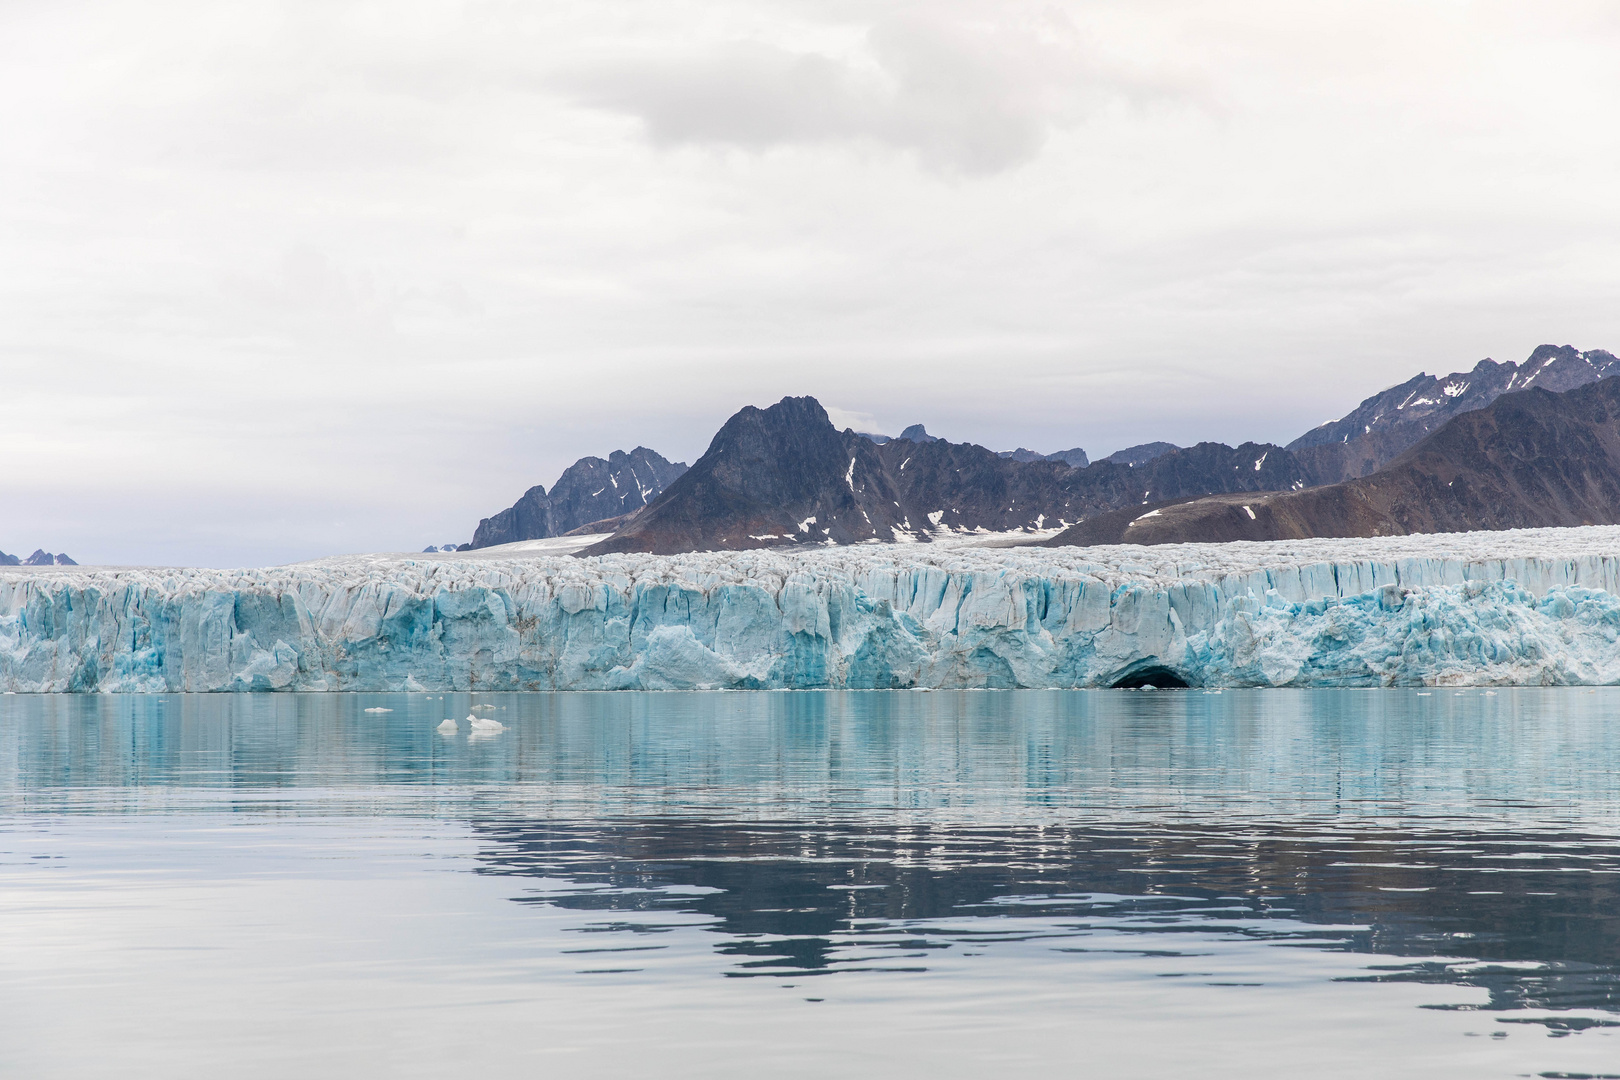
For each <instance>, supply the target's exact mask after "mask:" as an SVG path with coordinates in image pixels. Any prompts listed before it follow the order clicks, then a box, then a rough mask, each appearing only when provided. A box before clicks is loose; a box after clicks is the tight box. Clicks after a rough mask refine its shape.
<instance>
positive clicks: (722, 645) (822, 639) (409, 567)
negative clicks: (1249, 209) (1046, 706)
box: [0, 527, 1620, 692]
mask: <svg viewBox="0 0 1620 1080" xmlns="http://www.w3.org/2000/svg"><path fill="white" fill-rule="evenodd" d="M1005 542H1006V541H1005V539H1002V540H992V541H991V542H989V543H986V542H984V541H982V540H981V541H977V542H974V541H969V540H967V539H962V538H958V539H953V540H950V541H948V542H940V543H934V544H920V545H919V544H908V545H876V544H868V545H859V546H854V547H841V548H817V549H815V550H810V551H791V550H790V551H781V550H760V551H746V552H710V553H699V554H690V555H675V556H655V555H628V554H620V555H607V556H601V557H597V558H588V559H580V558H574V557H570V556H566V555H554V554H536V553H529V552H522V551H517V552H510V553H508V552H497V553H494V554H491V553H488V552H480V553H472V552H462V553H457V554H453V555H452V554H439V555H431V556H421V555H370V556H367V555H355V556H342V557H337V558H331V559H323V560H318V561H316V562H311V563H303V564H299V565H295V566H283V567H273V568H266V569H243V570H202V569H156V568H100V569H97V568H90V567H50V568H43V567H42V568H21V567H8V568H5V569H4V570H3V571H0V689H4V690H10V691H23V692H38V691H213V690H418V689H421V690H429V689H458V690H465V689H490V690H494V689H581V690H585V689H616V688H645V689H685V688H767V687H788V688H812V687H849V688H871V687H940V688H944V687H1011V686H1035V687H1081V686H1108V685H1112V684H1113V683H1114V682H1115V681H1117V680H1119V679H1121V678H1123V677H1126V676H1128V675H1130V674H1131V673H1132V672H1133V671H1137V670H1140V669H1141V668H1143V667H1146V666H1162V667H1166V668H1169V669H1171V670H1173V671H1174V672H1175V673H1176V674H1177V675H1179V676H1180V677H1181V678H1182V679H1183V680H1185V681H1186V682H1188V683H1190V684H1191V685H1194V686H1200V685H1202V686H1367V685H1374V686H1376V685H1394V684H1403V685H1404V684H1418V683H1427V684H1456V685H1469V684H1507V683H1536V684H1573V683H1589V684H1590V683H1613V682H1620V646H1617V644H1616V641H1617V638H1620V527H1596V528H1582V529H1541V530H1518V531H1512V532H1499V533H1463V534H1445V535H1433V536H1409V537H1386V538H1379V539H1372V540H1313V541H1300V542H1279V543H1264V544H1251V543H1234V544H1186V545H1165V546H1161V547H1137V546H1119V547H1111V548H1057V549H1049V548H1029V547H1006V546H998V545H999V544H1004V543H1005ZM475 554H476V555H477V557H470V556H474V555H475Z"/></svg>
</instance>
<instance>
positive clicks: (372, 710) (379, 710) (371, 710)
mask: <svg viewBox="0 0 1620 1080" xmlns="http://www.w3.org/2000/svg"><path fill="white" fill-rule="evenodd" d="M360 711H361V712H393V711H394V710H393V709H382V708H377V709H362V710H360Z"/></svg>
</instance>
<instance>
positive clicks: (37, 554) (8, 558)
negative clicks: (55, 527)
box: [0, 548, 79, 566]
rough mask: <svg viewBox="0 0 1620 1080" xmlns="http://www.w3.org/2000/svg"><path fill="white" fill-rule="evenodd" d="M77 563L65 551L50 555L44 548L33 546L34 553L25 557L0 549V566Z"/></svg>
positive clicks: (66, 564)
mask: <svg viewBox="0 0 1620 1080" xmlns="http://www.w3.org/2000/svg"><path fill="white" fill-rule="evenodd" d="M78 565H79V564H78V563H76V562H74V561H73V560H72V559H70V558H68V556H67V553H66V552H62V553H60V554H56V555H52V554H51V553H50V552H49V551H46V550H45V549H44V548H35V549H34V553H33V554H32V555H30V556H28V558H26V559H21V558H18V557H17V556H15V555H7V554H6V553H5V552H3V551H0V566H78Z"/></svg>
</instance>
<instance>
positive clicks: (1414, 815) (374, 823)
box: [0, 689, 1620, 1078]
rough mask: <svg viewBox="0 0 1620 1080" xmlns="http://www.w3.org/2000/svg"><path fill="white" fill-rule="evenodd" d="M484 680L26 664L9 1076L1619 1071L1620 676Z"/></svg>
mask: <svg viewBox="0 0 1620 1080" xmlns="http://www.w3.org/2000/svg"><path fill="white" fill-rule="evenodd" d="M476 700H477V701H480V702H488V703H490V704H493V705H495V706H496V707H497V710H496V711H495V712H494V714H493V715H494V716H496V717H497V718H499V719H500V720H501V721H503V722H504V723H505V724H506V725H507V729H506V730H505V731H501V732H498V733H495V734H492V735H481V734H479V735H470V734H469V733H468V731H467V726H466V724H465V721H463V723H462V726H461V729H460V730H459V731H458V732H457V733H456V734H454V735H446V734H441V733H439V732H437V731H435V730H434V725H435V724H437V723H438V722H439V721H440V720H441V719H443V718H444V717H447V716H451V717H462V718H464V717H465V716H466V715H467V712H468V709H469V707H470V705H471V704H472V703H473V701H474V699H473V698H471V697H468V696H466V695H460V696H458V695H448V694H447V695H445V696H443V697H442V698H441V697H439V696H437V695H408V696H407V695H300V696H281V695H266V696H173V697H145V696H128V697H49V698H40V697H18V696H6V697H3V698H0V1075H4V1076H8V1077H9V1076H27V1077H81V1076H83V1077H89V1076H95V1077H104V1076H120V1077H146V1076H151V1077H166V1078H169V1077H204V1076H206V1077H220V1076H231V1077H261V1076H262V1077H288V1076H299V1077H328V1076H331V1077H337V1076H341V1077H369V1076H390V1077H392V1076H444V1075H449V1074H453V1073H456V1072H458V1071H463V1070H473V1071H474V1072H473V1073H472V1074H473V1075H483V1076H508V1075H519V1074H521V1075H548V1076H570V1077H571V1076H580V1077H587V1076H588V1077H616V1076H638V1077H643V1076H659V1077H665V1076H677V1077H678V1076H692V1077H744V1076H746V1077H761V1076H768V1077H827V1076H840V1077H843V1076H884V1077H913V1076H915V1077H989V1076H995V1077H1007V1076H1032V1077H1033V1076H1041V1077H1047V1076H1053V1075H1065V1076H1097V1077H1187V1076H1198V1077H1226V1076H1262V1077H1269V1076H1279V1077H1281V1076H1310V1077H1340V1076H1345V1077H1350V1076H1355V1077H1404V1076H1422V1077H1451V1076H1456V1077H1470V1078H1472V1077H1495V1076H1501V1077H1516V1076H1544V1077H1577V1076H1620V1034H1617V1032H1620V727H1617V725H1620V691H1600V692H1595V693H1594V692H1592V691H1587V690H1561V689H1560V690H1541V689H1537V690H1502V691H1499V692H1496V693H1492V694H1487V693H1484V692H1482V691H1478V690H1470V691H1467V692H1463V693H1460V694H1459V693H1455V692H1453V691H1449V690H1435V691H1433V692H1431V693H1427V694H1424V693H1418V692H1411V691H1320V692H1286V691H1259V692H1242V693H1239V692H1231V691H1228V692H1226V693H1224V694H1210V693H1200V692H1197V691H1189V692H1159V693H1150V692H1142V693H1131V692H1080V693H1059V692H1021V691H1019V692H1012V691H997V692H966V693H914V692H913V693H907V692H897V693H713V694H625V693H619V694H513V695H498V694H492V695H480V696H478V697H477V699H476ZM376 708H386V709H390V710H392V711H390V712H367V711H365V710H367V709H376Z"/></svg>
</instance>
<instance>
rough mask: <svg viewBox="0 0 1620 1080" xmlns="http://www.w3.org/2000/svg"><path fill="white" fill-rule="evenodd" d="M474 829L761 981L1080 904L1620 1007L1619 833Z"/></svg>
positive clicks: (536, 867)
mask: <svg viewBox="0 0 1620 1080" xmlns="http://www.w3.org/2000/svg"><path fill="white" fill-rule="evenodd" d="M477 828H478V831H479V833H480V834H481V835H482V836H483V837H484V838H485V839H486V840H488V841H489V845H488V847H487V848H486V850H485V853H484V855H483V857H482V858H483V861H484V868H483V869H484V872H487V873H492V874H503V875H514V876H519V877H531V876H532V877H545V878H550V879H557V878H562V879H566V880H568V881H570V882H573V883H574V884H575V885H576V886H578V888H577V890H576V891H571V892H569V891H565V892H563V893H560V894H558V893H547V894H545V895H542V896H530V897H527V898H521V897H520V899H529V900H532V901H535V902H543V903H552V904H558V905H561V906H566V907H571V908H578V909H586V910H592V909H595V910H601V911H602V912H603V914H604V916H605V917H606V916H609V915H610V914H615V915H616V916H618V919H617V920H615V919H607V920H606V921H624V917H625V916H626V915H627V913H633V912H638V911H639V912H646V911H665V912H667V911H670V910H679V911H683V912H690V913H693V914H698V915H704V916H708V917H710V918H712V919H714V920H715V922H714V924H713V926H712V929H713V930H714V931H715V932H716V933H717V934H719V935H720V941H719V943H718V944H717V948H719V949H720V951H722V952H724V953H728V954H732V955H735V956H737V957H738V958H739V960H738V963H739V968H740V970H745V971H751V972H753V973H762V974H783V973H799V974H803V973H805V972H806V971H815V970H817V969H825V968H828V967H830V966H832V965H834V964H835V962H836V957H835V954H836V952H837V948H836V943H837V942H838V941H843V940H847V939H848V938H849V937H850V936H851V935H861V934H868V935H870V934H874V933H876V934H888V935H891V936H892V935H893V934H895V933H896V932H897V931H898V932H911V933H914V934H917V935H919V936H917V938H916V942H917V944H922V943H923V938H924V937H927V936H930V934H929V930H928V928H927V927H926V926H918V925H916V924H917V923H918V922H921V921H926V920H941V919H948V920H950V921H951V924H952V925H960V924H961V922H962V921H963V920H964V919H969V920H971V919H972V918H974V917H988V916H995V915H1006V914H1009V913H1010V912H1012V911H1016V909H1010V908H1009V906H1008V905H1007V903H1006V901H1007V900H1009V899H1010V898H1015V897H1043V896H1044V897H1054V898H1059V897H1065V896H1066V897H1068V899H1067V900H1064V901H1061V902H1058V903H1043V904H1041V905H1039V908H1038V910H1039V913H1040V914H1042V915H1043V916H1059V917H1061V918H1062V919H1063V920H1064V921H1066V922H1068V923H1070V924H1071V925H1086V924H1087V922H1088V920H1090V919H1095V918H1106V919H1108V920H1110V925H1111V926H1115V928H1117V922H1118V920H1119V919H1120V918H1121V916H1122V915H1123V916H1126V917H1127V921H1128V923H1129V925H1130V926H1131V927H1133V928H1134V929H1135V930H1136V931H1137V932H1139V933H1141V934H1142V936H1143V937H1144V938H1145V939H1152V940H1145V941H1144V948H1175V943H1174V935H1175V934H1177V933H1178V932H1185V931H1189V930H1197V931H1200V932H1207V931H1209V930H1210V929H1212V928H1219V927H1220V925H1221V924H1222V923H1223V922H1225V923H1229V924H1231V927H1232V929H1233V931H1234V932H1242V933H1246V934H1257V933H1258V934H1261V935H1265V934H1266V933H1267V931H1266V929H1265V928H1264V923H1265V921H1266V920H1272V921H1275V922H1276V924H1277V926H1278V930H1277V934H1278V936H1279V937H1284V938H1287V937H1292V936H1295V935H1297V928H1295V929H1285V928H1284V923H1292V922H1293V921H1299V922H1304V923H1308V924H1312V925H1313V926H1314V927H1320V928H1324V929H1323V931H1321V932H1312V933H1311V934H1310V936H1309V942H1310V947H1321V948H1334V949H1342V950H1347V951H1354V952H1363V953H1373V954H1381V955H1386V956H1389V957H1391V958H1392V962H1391V964H1390V966H1389V968H1390V969H1389V970H1388V971H1387V972H1383V973H1380V974H1375V975H1373V976H1370V977H1371V978H1378V979H1389V980H1422V981H1433V982H1443V983H1450V984H1454V985H1462V986H1479V987H1484V988H1486V989H1488V990H1489V991H1490V995H1491V1003H1490V1005H1489V1006H1487V1007H1488V1008H1492V1009H1517V1008H1539V1009H1570V1008H1599V1009H1605V1010H1611V1011H1620V876H1617V875H1620V847H1617V845H1616V843H1615V842H1614V841H1613V840H1612V839H1610V838H1606V837H1592V836H1581V835H1567V834H1561V835H1559V836H1557V837H1556V838H1553V837H1549V836H1548V835H1545V834H1520V833H1507V832H1502V833H1481V832H1448V831H1416V830H1411V829H1378V828H1371V827H1360V828H1346V827H1345V823H1343V822H1320V823H1309V822H1307V823H1291V824H1288V825H1285V826H1280V827H1276V828H1273V829H1267V830H1257V829H1256V828H1254V827H1251V826H1224V825H1221V824H1218V823H1217V824H1210V825H1208V826H1205V827H1195V828H1189V827H1177V828H1169V827H1154V826H1152V825H1142V824H1127V823H1121V824H1117V825H1108V824H1104V825H1069V826H1051V825H1047V826H1044V827H1041V826H1030V827H1027V828H1018V827H1011V828H994V829H990V828H985V829H975V828H955V827H941V826H938V825H935V824H917V825H909V826H900V827H896V826H894V825H892V824H887V825H882V824H872V823H834V824H825V823H816V822H791V823H787V822H769V823H751V824H739V823H735V822H725V821H714V820H687V819H654V820H645V819H644V820H638V821H634V822H629V823H622V824H606V823H600V822H591V823H579V824H575V823H568V822H556V821H544V822H538V821H522V820H505V821H494V822H489V823H482V824H479V825H478V826H477ZM693 886H696V887H699V888H698V889H697V890H692V889H691V887H693ZM851 886H877V887H875V888H870V887H869V888H851ZM671 887H686V888H685V889H684V890H683V889H681V888H674V889H671ZM703 890H718V891H713V892H706V891H703ZM1121 898H1130V899H1121ZM1255 920H1261V923H1260V926H1259V928H1258V929H1257V928H1256V922H1255ZM630 921H632V922H633V919H632V920H630ZM1240 923H1241V924H1242V925H1241V926H1240V925H1239V924H1240ZM1347 928H1357V929H1347ZM934 936H937V935H934ZM946 936H947V937H948V936H949V935H946ZM908 947H912V946H908ZM936 947H938V943H937V942H936ZM1458 961H1465V963H1458ZM1498 965H1511V966H1498Z"/></svg>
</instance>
